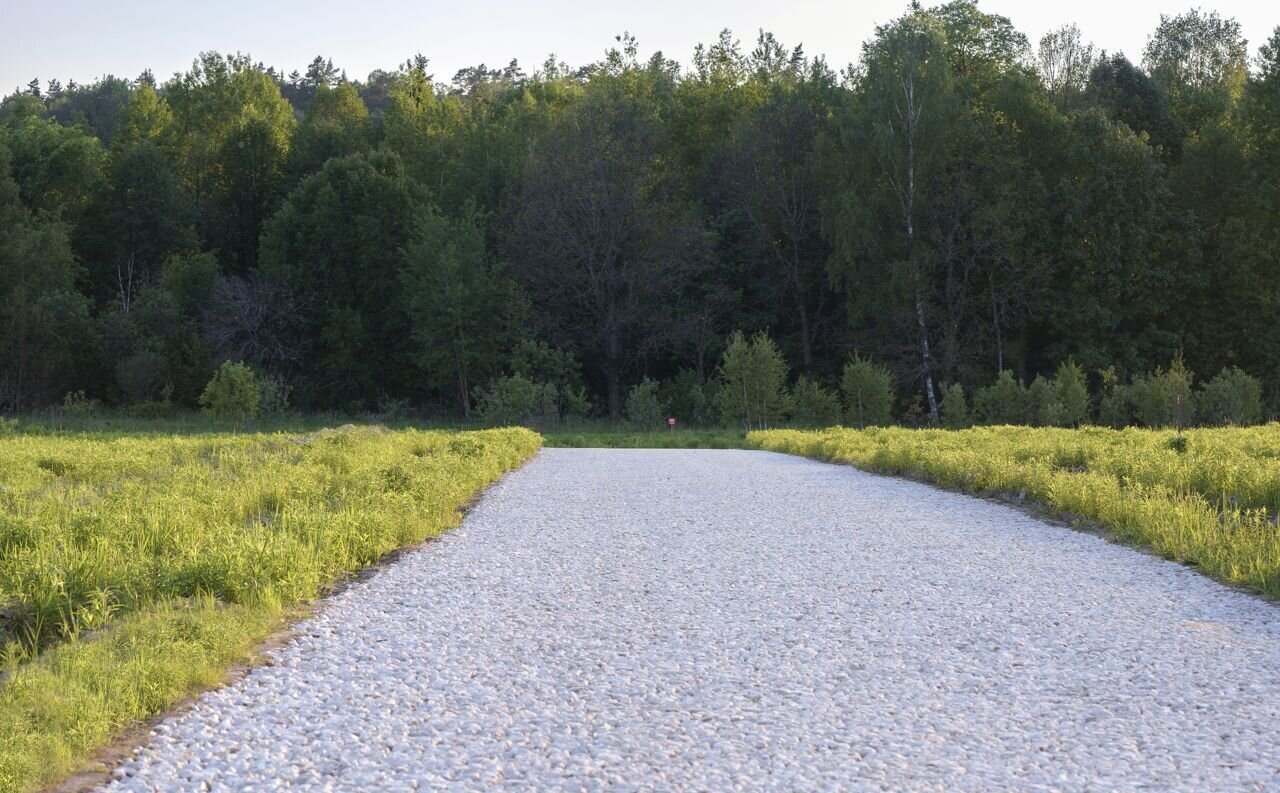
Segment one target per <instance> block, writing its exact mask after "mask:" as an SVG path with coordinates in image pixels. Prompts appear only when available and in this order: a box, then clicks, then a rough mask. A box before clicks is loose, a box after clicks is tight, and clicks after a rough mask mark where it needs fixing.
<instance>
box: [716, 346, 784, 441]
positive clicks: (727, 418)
mask: <svg viewBox="0 0 1280 793" xmlns="http://www.w3.org/2000/svg"><path fill="white" fill-rule="evenodd" d="M786 382H787V362H786V361H785V360H783V358H782V353H781V352H779V350H778V346H777V345H776V344H774V343H773V340H772V339H770V338H769V336H768V335H767V334H765V333H757V334H756V335H755V336H753V337H752V338H751V340H750V341H748V340H747V339H746V337H744V336H743V335H742V333H741V331H735V332H734V334H733V336H732V337H731V338H730V339H729V346H728V347H727V348H726V349H725V351H724V357H723V358H721V360H720V390H719V391H718V392H717V394H716V399H717V402H718V403H719V406H720V417H721V420H722V421H723V422H724V423H725V424H726V425H728V426H734V425H741V426H742V427H744V428H745V429H747V430H753V429H768V427H769V424H770V422H777V421H778V420H779V419H781V418H782V416H783V415H784V414H785V412H786V409H787V405H788V399H787V392H786Z"/></svg>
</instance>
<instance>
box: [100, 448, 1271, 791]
mask: <svg viewBox="0 0 1280 793" xmlns="http://www.w3.org/2000/svg"><path fill="white" fill-rule="evenodd" d="M299 633H300V635H299V637H298V638H297V639H296V640H295V641H293V642H291V643H289V644H288V645H287V646H285V647H284V648H282V649H280V650H278V651H276V652H275V653H274V659H275V663H274V665H273V666H269V667H262V668H258V669H255V670H254V671H253V672H251V673H250V674H249V675H247V676H246V677H244V678H243V679H242V680H240V681H239V682H237V683H235V684H233V685H231V686H229V687H227V688H225V689H222V690H220V691H216V692H212V693H208V694H206V695H204V696H203V697H201V699H200V700H199V701H198V702H197V703H196V704H195V705H194V706H193V707H191V708H190V709H189V710H186V711H184V712H182V713H180V714H179V715H177V716H176V717H174V718H171V719H169V720H168V721H166V722H164V723H162V724H161V725H160V726H159V727H158V728H157V730H156V734H155V735H154V736H153V737H152V739H151V741H150V743H149V745H148V746H146V747H145V748H143V749H141V750H139V752H137V753H136V754H135V756H134V758H132V759H130V760H127V761H126V762H125V763H124V764H123V765H122V766H121V767H120V768H118V769H117V770H116V771H115V776H116V777H117V781H116V782H113V783H112V784H111V785H110V789H111V790H157V789H162V790H169V789H183V790H185V789H197V790H198V789H209V788H211V789H214V790H231V789H235V790H249V789H254V790H270V789H280V788H290V789H308V788H310V789H341V790H409V789H417V788H421V789H432V790H439V789H450V790H452V789H459V790H489V789H495V788H511V789H519V790H524V789H560V790H589V789H602V788H606V787H607V788H610V789H616V790H652V789H689V790H714V791H723V790H738V789H762V788H773V789H787V790H793V789H808V790H815V789H825V790H832V789H841V790H975V791H977V790H983V791H985V790H997V789H1002V790H1019V791H1029V790H1099V791H1102V790H1106V791H1111V790H1187V791H1200V790H1218V791H1221V790H1276V789H1280V609H1278V608H1277V607H1276V606H1274V605H1271V604H1268V603H1264V602H1262V601H1260V600H1258V599H1256V598H1254V597H1251V596H1248V595H1245V594H1241V593H1239V592H1235V591H1232V590H1230V589H1227V588H1225V587H1223V586H1220V585H1218V584H1215V583H1213V582H1211V581H1209V580H1208V579H1206V578H1203V577H1201V576H1199V575H1197V574H1196V573H1194V572H1192V571H1191V570H1189V569H1186V568H1183V567H1180V566H1178V565H1175V564H1172V563H1168V562H1164V561H1161V560H1158V559H1156V558H1153V557H1151V556H1148V555H1145V554H1143V553H1140V552H1136V551H1134V550H1132V549H1128V548H1124V547H1120V546H1117V545H1112V544H1109V543H1107V542H1105V541H1104V540H1101V539H1099V538H1097V537H1093V536H1090V535H1087V534H1082V533H1079V532H1074V531H1071V530H1070V529H1066V528H1061V527H1056V526H1050V525H1047V524H1045V523H1043V522H1040V521H1037V520H1034V519H1032V518H1030V517H1027V516H1025V515H1023V514H1022V513H1020V512H1017V511H1015V510H1013V509H1010V508H1007V507H1004V506H1000V505H997V504H992V503H988V502H985V501H981V500H978V499H974V498H968V497H965V496H960V495H956V494H952V493H947V492H943V491H940V490H935V489H933V488H930V487H927V486H924V485H920V484H915V483H912V482H908V481H902V480H896V479H889V478H883V477H878V476H873V475H870V474H865V473H861V472H858V471H856V470H853V469H851V468H846V467H840V466H833V465H824V464H821V463H816V462H811V461H807V460H803V459H799V458H794V457H786V456H783V455H779V454H771V453H767V452H749V451H621V450H620V451H608V450H545V451H543V452H541V453H540V454H539V455H538V456H537V458H536V459H535V460H534V461H533V462H531V463H530V464H529V465H528V466H527V467H526V468H524V469H523V470H521V471H518V472H516V473H514V474H512V475H510V476H509V477H507V478H506V479H505V480H504V481H503V482H501V483H500V484H498V485H497V486H495V487H494V488H493V489H492V490H490V491H489V493H488V494H487V495H486V496H485V497H484V498H483V500H482V501H481V502H480V504H479V505H478V506H477V507H476V508H475V510H474V511H473V512H472V513H471V514H470V516H469V517H468V518H467V520H466V521H465V523H464V524H463V526H462V527H461V528H459V529H458V530H457V531H455V532H453V533H452V534H451V535H449V536H447V537H446V538H444V539H442V540H441V541H439V542H436V543H432V544H430V545H428V546H426V547H424V548H423V549H421V550H419V551H415V552H413V553H411V554H408V555H406V556H405V557H404V558H402V559H401V560H400V561H399V562H397V563H396V564H395V565H393V566H391V567H389V568H388V569H386V570H385V571H383V572H381V573H379V574H377V575H376V576H374V577H372V578H371V579H369V580H368V581H366V582H364V583H360V584H358V585H355V586H353V587H351V588H350V589H348V590H346V591H344V592H343V593H341V594H340V595H338V596H336V597H334V598H333V599H332V600H331V601H330V602H329V603H328V605H327V606H325V607H324V608H323V609H322V610H321V612H320V613H319V615H318V616H316V617H315V618H313V619H310V620H308V621H307V622H305V623H303V624H302V625H301V626H300V629H299Z"/></svg>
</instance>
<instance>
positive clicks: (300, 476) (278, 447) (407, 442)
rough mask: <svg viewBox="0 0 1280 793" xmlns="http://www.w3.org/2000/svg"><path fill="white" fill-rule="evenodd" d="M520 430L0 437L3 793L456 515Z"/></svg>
mask: <svg viewBox="0 0 1280 793" xmlns="http://www.w3.org/2000/svg"><path fill="white" fill-rule="evenodd" d="M539 444H540V438H539V436H538V435H537V434H535V433H533V432H531V431H529V430H524V429H498V430H484V431H478V432H466V433H457V432H446V431H419V430H404V431H395V432H393V431H389V430H386V429H384V428H380V427H363V428H355V427H351V428H344V429H340V430H329V429H326V430H320V431H317V432H314V433H311V434H308V435H285V434H274V435H191V436H182V437H176V436H164V435H151V436H141V437H139V436H128V435H47V434H44V435H27V434H22V433H17V434H8V435H4V436H0V482H3V486H2V487H0V674H3V675H4V677H3V678H0V735H3V736H4V740H0V791H24V790H31V789H35V788H37V787H39V786H40V785H42V784H44V783H46V782H48V781H51V780H53V779H56V778H58V777H60V776H64V775H66V774H67V773H69V772H71V771H73V770H75V768H76V767H77V765H78V764H80V763H82V762H83V761H84V760H85V759H86V758H87V757H88V756H89V754H90V753H91V752H92V751H93V750H94V749H95V748H97V747H99V746H101V745H103V744H104V743H105V742H107V741H109V740H110V738H111V736H113V735H115V734H117V733H118V732H119V731H120V730H122V729H124V728H126V727H128V726H129V725H130V724H133V723H135V722H137V721H138V720H139V719H145V718H147V717H149V716H152V715H154V714H156V713H159V712H162V711H163V710H164V709H166V708H167V707H169V706H170V705H171V704H173V703H174V702H176V701H178V700H180V699H181V698H182V697H184V696H186V695H187V694H188V693H190V692H191V691H192V690H194V689H197V688H199V687H201V686H206V685H209V684H211V683H212V682H214V681H216V680H217V679H218V677H219V676H220V675H221V674H222V673H223V672H224V671H225V669H226V668H227V667H228V665H230V664H232V663H234V662H235V660H236V659H237V658H240V657H243V656H244V654H245V653H246V652H247V650H248V649H249V648H251V647H252V646H253V645H254V643H255V642H257V641H258V640H260V639H261V638H263V637H264V636H265V635H266V634H267V633H268V632H269V630H270V629H271V626H272V625H273V624H275V623H276V622H277V621H278V619H279V617H280V615H281V614H283V613H285V612H286V611H287V610H288V609H289V608H290V607H291V606H294V605H295V604H299V603H302V602H304V601H306V600H309V599H311V598H315V597H317V596H318V595H320V594H322V593H323V592H324V591H325V589H326V588H327V587H328V586H330V585H331V584H332V583H333V582H334V581H335V580H337V579H338V578H340V577H341V576H343V575H345V574H347V573H350V572H352V571H355V570H358V569H359V568H361V567H364V566H366V565H368V564H370V563H371V562H374V561H376V560H377V559H379V558H380V557H382V556H383V555H385V554H386V553H388V552H390V551H392V550H394V549H396V548H399V547H402V546H405V545H409V544H413V543H416V542H419V541H421V540H423V539H426V538H427V537H430V536H432V535H435V534H438V533H440V532H441V531H443V530H445V529H447V528H449V527H451V526H453V525H454V524H456V522H457V521H458V519H459V515H460V512H459V510H460V508H461V507H463V506H464V505H465V504H466V503H467V501H468V500H470V499H471V498H472V497H473V496H474V495H475V494H476V493H477V492H478V491H479V490H480V489H481V488H483V487H484V486H485V485H487V484H489V483H491V482H493V481H494V480H495V479H497V478H498V477H499V476H501V475H502V474H503V473H504V472H505V471H507V470H510V469H511V468H513V467H516V466H518V465H519V464H521V463H522V462H523V461H524V460H526V459H527V458H528V457H529V456H531V455H532V454H533V453H534V452H535V451H536V450H537V448H538V446H539Z"/></svg>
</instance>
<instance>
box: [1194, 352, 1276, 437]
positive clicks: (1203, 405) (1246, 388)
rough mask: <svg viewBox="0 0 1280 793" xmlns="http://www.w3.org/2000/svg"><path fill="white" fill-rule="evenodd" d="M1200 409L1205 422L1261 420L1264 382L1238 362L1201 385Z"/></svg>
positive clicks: (1198, 400) (1197, 408) (1256, 421)
mask: <svg viewBox="0 0 1280 793" xmlns="http://www.w3.org/2000/svg"><path fill="white" fill-rule="evenodd" d="M1196 411H1197V414H1198V415H1199V416H1200V420H1201V421H1202V422H1203V423H1205V424H1238V425H1246V424H1257V423H1258V422H1259V421H1261V420H1262V384H1261V383H1259V382H1258V379H1257V378H1256V377H1253V376H1251V375H1249V374H1246V373H1245V372H1243V371H1241V370H1240V369H1237V368H1236V367H1234V366H1228V367H1225V368H1224V369H1223V370H1222V371H1221V372H1218V374H1217V376H1216V377H1214V378H1213V379H1212V380H1210V381H1209V382H1208V383H1206V384H1205V385H1204V386H1203V387H1201V389H1200V393H1199V395H1198V398H1197V400H1196Z"/></svg>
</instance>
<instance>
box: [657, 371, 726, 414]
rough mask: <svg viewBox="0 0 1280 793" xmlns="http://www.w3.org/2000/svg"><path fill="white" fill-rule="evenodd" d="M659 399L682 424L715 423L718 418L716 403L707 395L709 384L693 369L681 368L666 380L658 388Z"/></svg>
mask: <svg viewBox="0 0 1280 793" xmlns="http://www.w3.org/2000/svg"><path fill="white" fill-rule="evenodd" d="M658 400H659V401H660V402H662V404H664V405H666V406H667V410H668V412H670V414H671V416H672V417H674V418H675V419H676V421H678V422H680V423H681V424H693V425H695V426H701V425H707V424H714V423H716V421H717V418H718V417H717V416H716V415H715V405H714V404H712V400H711V399H710V398H708V396H707V384H706V383H704V382H703V381H702V378H701V377H699V376H698V373H697V372H695V371H693V370H692V369H681V370H680V372H679V373H678V374H677V375H676V376H675V377H673V378H671V379H670V380H666V381H664V382H663V383H662V385H661V386H659V388H658Z"/></svg>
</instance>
